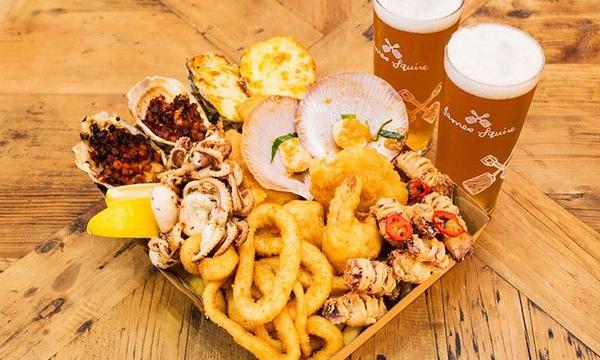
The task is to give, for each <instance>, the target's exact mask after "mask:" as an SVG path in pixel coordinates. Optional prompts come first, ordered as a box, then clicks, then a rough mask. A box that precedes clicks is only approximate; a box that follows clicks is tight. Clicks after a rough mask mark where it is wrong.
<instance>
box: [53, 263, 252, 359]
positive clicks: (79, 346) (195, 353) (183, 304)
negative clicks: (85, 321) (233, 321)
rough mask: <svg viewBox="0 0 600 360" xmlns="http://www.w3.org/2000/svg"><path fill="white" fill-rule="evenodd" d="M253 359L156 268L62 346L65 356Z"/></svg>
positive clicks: (63, 357) (93, 357) (78, 357)
mask: <svg viewBox="0 0 600 360" xmlns="http://www.w3.org/2000/svg"><path fill="white" fill-rule="evenodd" d="M90 358H91V359H131V358H135V359H151V358H152V359H186V358H187V359H199V358H206V359H250V358H251V356H250V354H249V353H248V352H246V351H245V350H244V349H242V348H241V347H239V346H237V345H236V344H235V343H234V342H233V339H232V338H231V337H230V336H229V335H227V333H225V332H224V331H222V330H220V329H219V328H218V327H217V326H216V325H215V324H213V323H212V322H210V321H209V320H207V319H206V318H205V317H204V315H203V314H202V313H200V312H199V311H198V310H197V309H196V308H195V307H194V306H193V305H192V304H191V302H190V301H189V300H188V299H187V298H186V297H185V296H184V295H183V294H182V293H181V292H179V290H177V289H176V288H175V287H173V285H171V283H169V282H168V281H167V280H166V279H165V277H164V276H162V275H161V274H160V273H158V272H155V273H154V274H153V275H152V276H150V277H149V278H148V279H147V280H146V281H145V282H144V284H143V285H142V286H140V287H139V288H137V289H136V290H135V291H134V292H133V293H132V294H131V295H130V296H128V297H126V298H125V299H124V300H123V301H122V302H121V303H119V304H118V305H117V306H115V307H114V308H113V309H112V310H111V311H110V312H109V313H108V314H107V315H106V316H104V317H102V318H101V319H99V320H98V321H96V322H95V323H94V325H93V326H92V327H91V329H90V330H89V331H88V332H86V333H85V334H83V335H82V336H79V337H78V338H76V339H75V340H74V341H73V342H71V343H70V344H69V345H67V346H65V347H64V348H63V349H62V350H60V351H59V352H58V353H57V354H56V356H55V357H54V359H55V360H66V359H90Z"/></svg>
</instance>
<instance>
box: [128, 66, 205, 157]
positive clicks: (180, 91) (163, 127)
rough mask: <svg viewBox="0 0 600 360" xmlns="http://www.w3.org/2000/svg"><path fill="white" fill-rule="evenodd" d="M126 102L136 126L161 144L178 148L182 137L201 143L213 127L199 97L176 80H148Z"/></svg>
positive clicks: (132, 91) (130, 92) (138, 85)
mask: <svg viewBox="0 0 600 360" xmlns="http://www.w3.org/2000/svg"><path fill="white" fill-rule="evenodd" d="M127 99H128V106H129V111H130V112H131V114H132V115H133V118H134V119H135V121H136V126H138V127H139V128H140V129H142V131H143V132H144V133H145V134H147V135H148V136H150V138H151V139H152V140H154V141H156V142H159V143H161V144H166V145H169V146H175V142H176V141H177V139H178V138H180V137H183V136H186V137H189V138H191V139H192V140H193V141H201V140H203V139H204V137H205V136H206V132H207V131H208V130H209V129H211V128H212V125H211V124H210V123H209V122H208V119H207V117H206V114H205V113H204V110H203V109H202V107H201V106H200V104H199V103H198V101H197V100H196V98H195V97H194V96H192V95H191V93H190V91H189V90H188V89H187V88H186V87H185V86H184V85H183V83H181V82H180V81H179V80H177V79H172V78H168V77H162V76H150V77H147V78H145V79H144V80H142V81H140V82H138V83H137V84H135V86H134V87H132V88H131V89H130V90H129V91H128V92H127ZM149 109H150V113H151V114H152V116H150V117H148V116H147V115H148V110H149ZM165 119H166V120H167V121H168V123H166V122H165Z"/></svg>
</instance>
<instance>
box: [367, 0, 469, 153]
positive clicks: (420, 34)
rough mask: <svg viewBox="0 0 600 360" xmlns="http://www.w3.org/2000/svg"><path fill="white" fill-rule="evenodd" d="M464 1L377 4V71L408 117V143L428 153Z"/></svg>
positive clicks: (377, 0) (385, 0)
mask: <svg viewBox="0 0 600 360" xmlns="http://www.w3.org/2000/svg"><path fill="white" fill-rule="evenodd" d="M462 4H463V0H374V1H373V7H374V21H373V34H374V36H373V41H374V51H375V54H374V67H375V75H377V76H379V77H381V78H383V79H384V80H386V81H387V82H389V83H390V84H392V86H394V88H395V89H396V90H397V91H398V92H399V93H400V95H401V96H402V99H403V100H404V102H405V104H406V107H407V110H408V118H409V122H410V123H409V126H410V128H409V135H408V139H407V144H408V146H410V147H411V148H412V149H413V150H416V151H419V152H420V153H421V154H423V153H425V152H426V151H427V150H429V147H430V146H431V138H432V135H433V128H434V126H435V123H436V122H437V120H438V118H439V114H440V96H441V91H442V81H443V79H444V46H446V43H447V42H448V39H449V38H450V35H451V34H452V33H453V32H454V31H455V30H456V29H457V27H458V21H459V20H460V14H461V10H462Z"/></svg>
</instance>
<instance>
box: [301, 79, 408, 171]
mask: <svg viewBox="0 0 600 360" xmlns="http://www.w3.org/2000/svg"><path fill="white" fill-rule="evenodd" d="M346 114H352V115H355V116H356V118H357V119H360V120H361V121H363V122H365V123H366V124H367V125H368V127H369V131H370V132H371V139H372V141H370V142H369V143H368V144H367V146H370V147H373V148H375V149H376V150H377V151H378V152H380V153H381V154H383V155H384V156H385V157H387V158H388V159H390V160H391V159H393V158H394V157H395V156H396V155H398V153H400V151H401V149H402V147H403V145H404V141H403V140H402V138H403V137H404V136H405V134H407V132H408V118H407V113H406V107H405V105H404V102H403V101H402V99H401V98H400V96H399V95H398V93H397V92H396V90H394V88H393V87H392V86H391V85H390V84H388V83H387V82H385V81H384V80H382V79H381V78H379V77H377V76H375V75H372V74H368V73H359V72H341V73H335V74H331V75H329V76H326V77H324V78H323V79H320V80H319V81H317V82H316V83H315V84H314V85H313V86H312V87H311V88H310V89H309V91H308V92H307V93H306V96H305V97H304V99H303V100H302V101H301V102H300V105H299V106H298V114H297V124H296V129H297V131H298V136H299V137H300V141H301V142H302V144H303V145H304V146H305V147H306V149H307V150H308V152H310V154H311V155H312V156H313V157H315V158H320V157H323V156H330V155H333V154H335V153H337V152H338V151H339V150H340V148H339V147H338V146H337V145H336V143H335V141H334V139H333V134H332V131H333V128H334V124H336V122H337V121H341V116H342V115H346ZM390 120H391V121H390ZM382 129H383V130H384V131H381V130H382ZM381 134H383V135H386V136H387V137H386V136H381ZM394 137H395V138H396V139H394Z"/></svg>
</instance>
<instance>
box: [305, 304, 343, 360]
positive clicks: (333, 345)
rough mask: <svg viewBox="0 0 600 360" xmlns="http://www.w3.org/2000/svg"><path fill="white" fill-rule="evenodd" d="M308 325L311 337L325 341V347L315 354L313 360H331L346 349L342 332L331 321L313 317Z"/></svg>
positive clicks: (309, 319)
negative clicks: (342, 349) (330, 359)
mask: <svg viewBox="0 0 600 360" xmlns="http://www.w3.org/2000/svg"><path fill="white" fill-rule="evenodd" d="M306 325H307V330H308V333H309V334H310V335H314V336H317V337H320V338H321V339H323V340H325V345H324V346H323V347H322V348H321V349H320V350H318V351H317V352H315V353H314V355H313V357H312V359H313V360H322V359H323V360H325V359H329V358H330V357H332V356H333V355H334V354H335V353H336V352H338V351H339V350H340V349H341V348H343V347H344V338H343V336H342V332H341V331H340V329H338V327H337V326H335V325H334V324H333V323H332V322H331V321H329V320H327V319H325V318H324V317H321V316H317V315H313V316H311V317H309V318H308V321H307V323H306Z"/></svg>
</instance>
